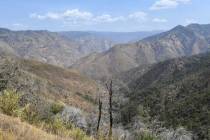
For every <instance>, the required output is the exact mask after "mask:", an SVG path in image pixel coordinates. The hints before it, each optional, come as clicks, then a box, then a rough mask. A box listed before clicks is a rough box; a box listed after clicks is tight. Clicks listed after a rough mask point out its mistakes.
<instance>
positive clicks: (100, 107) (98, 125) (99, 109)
mask: <svg viewBox="0 0 210 140" xmlns="http://www.w3.org/2000/svg"><path fill="white" fill-rule="evenodd" d="M101 113H102V101H101V99H100V97H99V99H98V123H97V135H99V127H100V122H101Z"/></svg>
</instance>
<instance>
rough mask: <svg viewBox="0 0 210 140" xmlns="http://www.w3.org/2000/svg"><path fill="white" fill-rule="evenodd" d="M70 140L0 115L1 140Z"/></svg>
mask: <svg viewBox="0 0 210 140" xmlns="http://www.w3.org/2000/svg"><path fill="white" fill-rule="evenodd" d="M20 139H21V140H28V139H30V140H46V139H48V140H67V139H68V140H69V139H71V138H61V137H59V136H56V135H52V134H48V133H47V132H45V131H43V130H40V129H38V128H36V127H34V126H31V125H29V124H27V123H24V122H21V120H19V119H17V118H13V117H9V116H7V115H3V114H1V113H0V140H20Z"/></svg>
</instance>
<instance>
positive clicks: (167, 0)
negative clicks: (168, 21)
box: [150, 0, 191, 10]
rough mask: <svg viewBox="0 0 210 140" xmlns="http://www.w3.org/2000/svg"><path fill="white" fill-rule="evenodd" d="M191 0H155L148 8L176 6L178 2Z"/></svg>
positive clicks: (158, 8)
mask: <svg viewBox="0 0 210 140" xmlns="http://www.w3.org/2000/svg"><path fill="white" fill-rule="evenodd" d="M190 1H191V0H157V1H156V2H155V3H154V4H153V5H152V6H151V7H150V10H161V9H169V8H176V7H177V6H178V5H180V4H186V3H189V2H190Z"/></svg>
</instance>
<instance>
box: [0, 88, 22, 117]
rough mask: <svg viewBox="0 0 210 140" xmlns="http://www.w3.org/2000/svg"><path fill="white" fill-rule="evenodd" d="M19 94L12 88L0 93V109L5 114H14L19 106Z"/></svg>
mask: <svg viewBox="0 0 210 140" xmlns="http://www.w3.org/2000/svg"><path fill="white" fill-rule="evenodd" d="M19 100H20V95H19V94H17V93H15V92H14V91H13V90H4V91H3V93H2V94H1V95H0V109H1V111H2V112H3V113H5V114H7V115H15V111H17V109H18V108H19Z"/></svg>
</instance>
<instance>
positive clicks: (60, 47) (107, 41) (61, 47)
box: [0, 28, 155, 67]
mask: <svg viewBox="0 0 210 140" xmlns="http://www.w3.org/2000/svg"><path fill="white" fill-rule="evenodd" d="M154 33H155V32H154ZM154 33H153V32H151V33H145V35H144V33H111V32H110V33H109V32H105V33H103V32H76V31H75V32H49V31H45V30H42V31H32V30H27V31H11V30H8V29H4V28H0V53H7V54H15V55H17V56H19V57H22V58H25V59H34V60H39V61H42V62H45V63H49V64H54V65H58V66H64V67H67V66H70V65H71V64H72V63H74V62H75V61H76V60H78V59H79V58H81V57H84V56H87V55H89V54H90V53H93V52H104V51H106V50H108V49H110V48H111V47H112V46H113V45H114V44H116V43H121V42H120V41H122V39H120V38H121V37H122V36H123V37H124V38H127V41H131V40H135V38H136V37H137V36H140V35H142V36H148V35H149V34H154ZM127 34H128V35H127ZM109 36H112V37H109ZM127 36H128V37H127ZM117 39H119V40H120V41H119V40H118V41H117ZM124 41H125V40H124Z"/></svg>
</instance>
